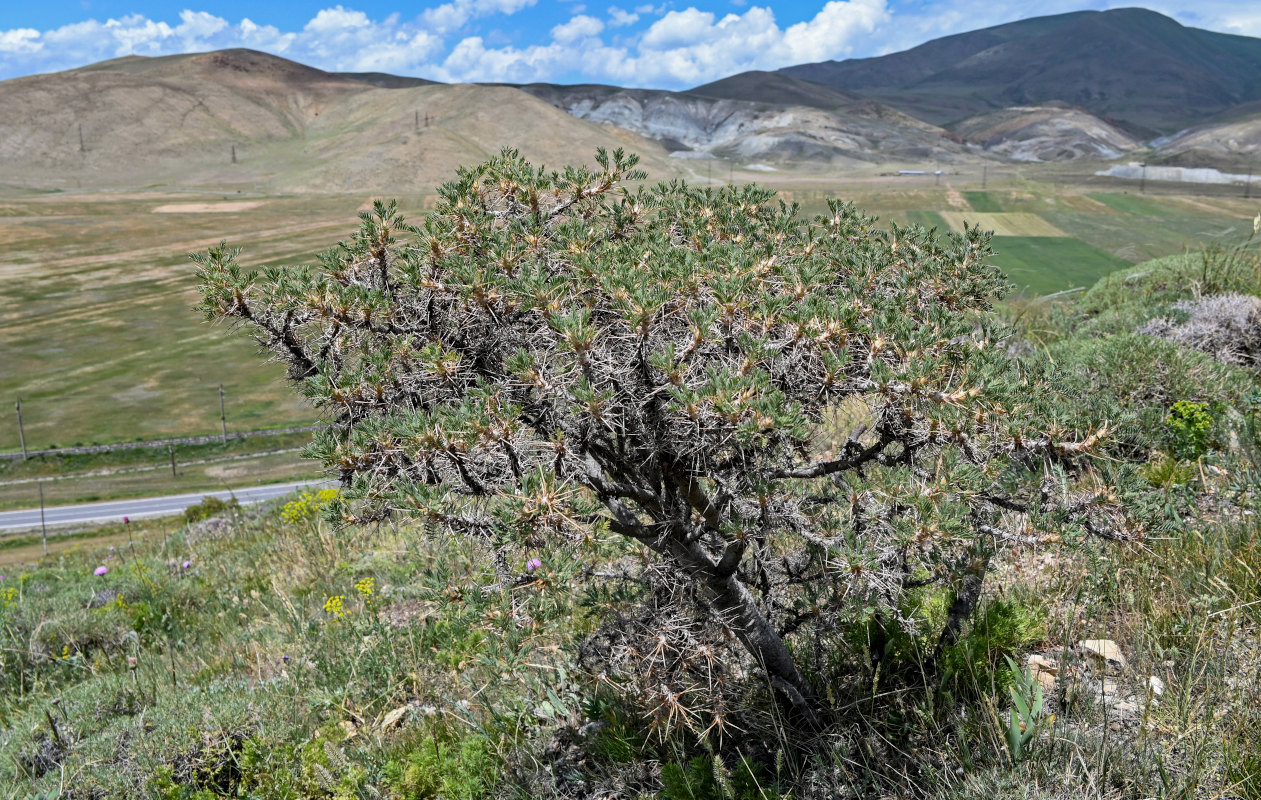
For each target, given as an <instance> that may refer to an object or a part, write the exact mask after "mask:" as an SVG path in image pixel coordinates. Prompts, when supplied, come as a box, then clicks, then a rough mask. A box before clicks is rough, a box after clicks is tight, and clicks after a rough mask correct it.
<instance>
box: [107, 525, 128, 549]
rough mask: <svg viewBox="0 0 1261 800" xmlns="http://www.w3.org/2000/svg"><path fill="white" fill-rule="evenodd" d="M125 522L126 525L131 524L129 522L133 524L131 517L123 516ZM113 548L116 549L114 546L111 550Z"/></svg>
mask: <svg viewBox="0 0 1261 800" xmlns="http://www.w3.org/2000/svg"><path fill="white" fill-rule="evenodd" d="M123 524H124V525H129V524H131V517H123ZM113 549H114V548H112V547H111V548H110V550H113Z"/></svg>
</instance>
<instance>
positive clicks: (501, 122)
mask: <svg viewBox="0 0 1261 800" xmlns="http://www.w3.org/2000/svg"><path fill="white" fill-rule="evenodd" d="M0 108H4V109H5V113H4V114H2V115H0V184H7V185H18V186H38V187H45V188H57V187H64V186H76V185H78V186H84V187H90V186H139V185H148V184H155V183H162V184H171V185H181V186H222V187H238V188H244V187H249V188H254V187H257V188H268V189H274V190H304V189H320V190H333V189H336V190H345V191H378V190H381V191H384V190H394V191H412V190H426V189H431V188H432V187H433V186H434V185H436V184H437V183H440V182H441V181H443V180H446V179H448V178H450V177H451V176H452V175H453V172H454V169H455V167H456V166H457V165H460V164H472V163H477V162H479V161H482V160H484V159H485V158H486V157H487V156H488V155H490V154H492V153H494V152H497V151H498V150H499V149H500V148H501V147H505V146H511V147H517V148H519V149H520V150H521V151H522V153H523V154H524V155H526V157H527V158H530V159H531V160H533V161H535V162H536V163H540V162H541V163H545V164H551V165H556V166H559V165H561V164H564V163H569V162H571V161H573V160H575V159H584V160H590V158H591V156H592V154H594V152H595V148H596V147H597V146H606V147H610V148H612V147H618V146H626V147H628V148H629V149H633V150H635V151H636V152H639V153H640V154H641V155H643V156H644V159H645V167H646V168H647V169H649V171H650V172H652V173H653V174H655V175H657V176H660V177H665V176H666V175H667V174H668V173H669V167H670V166H673V165H668V164H667V162H665V160H664V156H665V153H664V151H663V150H662V148H661V147H660V146H658V145H657V144H655V143H653V142H650V141H646V140H643V139H639V138H638V137H634V136H632V135H630V134H626V133H625V132H622V131H614V130H610V129H608V128H605V127H602V126H599V125H594V124H591V123H587V122H582V121H581V120H577V119H574V118H572V117H570V116H568V115H566V114H563V113H561V112H559V111H558V110H556V109H554V108H552V107H551V106H549V105H548V104H547V103H544V102H541V101H539V100H537V99H535V98H533V97H531V96H529V95H528V94H525V93H523V92H519V91H516V90H513V89H507V88H499V87H481V86H444V85H434V86H413V87H409V88H398V89H388V88H376V87H375V86H373V85H372V84H371V83H368V82H365V81H364V80H361V79H357V78H354V77H350V76H342V75H334V74H331V73H326V72H322V71H320V70H316V69H312V68H310V67H306V66H303V65H301V64H296V63H294V62H292V61H287V60H285V59H282V58H278V57H275V56H271V55H266V54H263V53H256V52H253V51H249V50H227V51H219V52H214V53H203V54H197V55H187V56H168V57H162V58H140V57H128V58H124V59H118V60H115V61H109V62H104V63H101V64H96V65H92V66H90V67H85V68H81V69H77V70H71V71H68V72H62V73H54V74H50V75H36V76H31V77H26V78H18V79H15V80H10V81H3V82H0ZM426 114H428V115H429V125H428V127H425V125H424V122H423V120H424V117H425V115H426ZM418 116H419V119H420V120H421V123H420V125H417V118H418ZM80 130H81V131H82V139H80ZM233 148H235V154H236V159H237V163H232V158H233Z"/></svg>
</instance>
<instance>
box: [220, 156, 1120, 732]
mask: <svg viewBox="0 0 1261 800" xmlns="http://www.w3.org/2000/svg"><path fill="white" fill-rule="evenodd" d="M596 161H597V163H598V168H596V169H589V168H585V167H578V168H575V167H567V168H566V169H564V170H563V171H560V172H548V171H545V170H542V169H538V168H536V167H534V166H532V165H531V164H529V163H527V162H526V161H525V160H523V159H522V158H521V157H520V156H519V155H518V154H517V153H515V152H513V151H505V152H504V153H503V154H501V155H500V156H498V157H496V158H493V159H491V160H490V161H488V162H486V163H485V164H482V165H480V166H477V167H474V168H471V169H463V170H461V171H460V172H459V174H458V177H457V178H456V179H455V180H454V181H452V182H450V183H448V184H446V185H445V186H443V187H442V188H441V190H440V200H439V203H438V207H437V209H436V210H435V212H434V213H432V214H431V215H430V216H429V217H428V218H426V219H425V220H424V222H423V224H422V225H421V226H414V225H411V224H408V223H407V222H406V221H405V220H404V218H403V217H402V216H401V215H400V214H399V213H398V209H397V207H396V205H395V204H394V203H389V204H386V203H377V204H375V206H374V208H373V210H372V211H371V212H365V213H364V214H363V215H362V224H361V226H360V229H359V231H358V232H357V233H356V234H355V235H354V237H353V238H352V239H350V240H349V241H345V242H342V243H339V244H338V246H337V247H336V248H335V249H333V250H330V251H328V252H326V253H324V254H322V255H321V257H320V264H319V265H318V266H297V267H291V268H284V269H281V268H269V269H265V270H263V271H261V272H253V271H248V270H246V269H244V268H242V266H241V265H240V264H239V262H238V260H237V259H238V257H239V251H237V250H234V249H232V248H230V247H228V246H227V245H226V244H224V245H221V246H219V247H215V248H212V249H211V250H210V251H208V252H207V253H204V254H202V255H199V256H197V261H198V264H199V270H198V274H199V278H200V284H201V285H200V289H201V294H202V303H201V308H202V310H203V311H204V312H205V313H206V315H207V316H208V317H209V318H211V319H219V320H228V321H232V322H235V323H239V324H241V325H243V326H246V327H247V328H248V329H249V330H250V331H251V332H252V333H253V334H254V336H255V337H256V338H257V340H258V341H259V342H260V343H261V344H262V345H263V347H264V348H266V349H267V350H269V351H271V352H272V353H273V354H274V355H276V356H277V357H278V358H279V359H281V360H282V361H283V362H284V363H285V364H286V365H287V368H288V373H289V377H290V379H291V380H292V381H293V383H294V385H295V386H296V387H297V388H298V389H299V390H300V391H302V392H303V393H304V394H305V396H306V397H307V398H308V399H309V400H310V401H311V402H312V403H314V404H315V405H316V406H317V407H319V408H320V409H322V410H323V411H324V413H325V414H326V415H327V416H328V417H329V419H330V421H331V425H330V426H329V427H328V429H327V430H326V431H324V432H322V433H320V434H318V435H317V438H316V440H315V442H314V444H313V445H312V446H311V448H310V450H309V454H310V455H311V456H313V457H315V458H317V459H319V460H320V461H322V462H323V463H324V464H325V465H326V466H327V467H328V468H329V469H330V470H333V471H335V472H336V473H337V474H338V475H339V476H340V478H341V482H342V487H343V493H342V498H341V499H339V500H338V501H336V502H335V503H334V504H333V505H332V506H331V512H332V513H333V514H335V515H337V516H340V518H341V519H342V520H344V521H345V522H348V523H350V522H371V521H375V520H383V519H387V518H389V517H391V516H393V515H395V514H407V515H412V516H415V517H419V518H421V519H423V520H425V521H426V523H427V524H428V526H429V527H430V528H432V529H436V530H444V531H446V532H448V533H452V534H455V535H458V536H462V537H468V538H470V539H473V540H476V541H478V542H481V543H482V544H483V545H484V547H485V550H486V554H487V555H486V558H487V564H488V565H489V566H493V567H494V568H495V569H496V571H497V572H498V576H499V581H500V582H501V584H502V585H505V586H507V585H510V584H512V583H513V582H515V581H516V580H517V579H518V578H519V577H520V576H517V575H514V574H513V570H512V569H511V567H510V566H509V565H511V564H523V563H525V562H526V560H527V558H529V557H530V556H531V554H532V553H534V552H537V551H538V550H539V549H541V548H546V547H547V546H548V543H549V542H554V541H558V540H568V541H574V542H583V541H591V540H592V539H593V538H594V537H599V536H600V535H602V534H604V533H606V532H612V533H615V534H619V535H621V536H625V537H628V538H629V539H630V540H632V541H633V542H635V543H637V544H638V545H639V546H640V547H641V548H642V550H643V552H644V554H645V556H646V558H645V559H643V560H642V561H641V562H640V563H641V564H644V565H645V566H644V568H643V569H639V570H633V571H635V572H636V573H637V574H633V575H628V576H627V577H628V579H630V580H634V581H638V582H639V583H640V584H641V585H642V587H643V591H642V592H640V596H641V597H642V598H644V602H643V603H641V604H640V605H638V606H637V607H633V608H631V607H627V608H619V609H617V613H615V614H614V615H613V617H614V618H613V619H611V620H610V624H609V626H607V627H606V629H605V630H604V632H603V633H602V634H601V636H598V637H596V639H595V640H594V641H593V642H592V644H591V646H590V647H589V648H588V649H587V654H588V656H589V659H588V663H590V664H592V665H593V669H595V670H596V671H597V672H598V673H599V674H601V675H602V676H603V678H604V679H605V680H607V681H608V682H611V683H614V684H617V685H620V686H622V687H624V688H625V689H626V690H627V691H628V692H629V693H630V694H631V695H633V696H634V697H636V698H638V700H639V702H641V703H642V707H643V713H644V714H645V715H646V717H647V718H648V719H649V720H650V722H651V725H652V726H653V729H654V730H655V731H657V732H660V733H662V734H663V735H665V734H668V733H669V732H670V731H671V730H676V729H679V728H687V729H690V730H691V731H693V732H694V733H695V734H700V735H721V734H722V733H723V731H724V730H727V729H728V728H727V722H728V721H729V720H730V714H731V713H732V712H733V711H734V710H737V709H739V708H742V707H745V706H747V698H748V696H749V693H750V691H751V690H752V689H751V687H757V686H762V687H769V688H770V690H771V692H772V693H773V695H774V697H775V699H776V701H777V702H778V703H779V705H780V708H781V709H782V710H783V711H785V712H787V713H786V714H785V715H784V716H785V718H786V719H787V720H788V721H789V722H790V727H791V728H793V729H794V730H806V729H817V728H818V727H820V726H822V725H824V724H826V720H827V716H828V704H827V702H826V701H825V700H824V699H823V698H825V697H826V692H824V691H823V683H824V682H827V681H830V680H832V676H830V675H828V674H827V673H826V666H827V664H828V663H830V655H829V654H830V652H831V650H832V648H833V647H834V646H835V645H836V644H837V643H838V642H839V641H840V639H841V638H842V637H843V635H844V632H845V630H847V629H848V628H849V627H850V625H851V624H852V620H853V619H854V618H855V617H856V616H863V615H867V616H870V615H872V614H875V615H880V616H881V617H883V618H884V619H885V620H886V621H887V624H888V625H891V626H899V627H902V628H904V629H906V630H915V631H917V632H919V633H921V634H928V635H932V636H936V637H938V639H939V640H940V641H941V642H942V643H943V645H949V644H951V643H953V642H954V641H955V639H956V638H957V637H958V634H959V632H960V629H961V627H962V625H963V623H964V620H966V619H967V617H968V616H969V615H970V613H971V611H972V610H973V608H974V607H975V605H976V603H977V600H978V598H979V597H980V596H981V587H982V584H983V581H984V579H985V575H986V572H987V569H988V566H989V564H990V561H991V558H992V557H993V555H994V553H995V552H996V550H997V548H999V547H1001V546H1004V545H1006V544H1010V543H1031V542H1036V541H1040V540H1041V539H1042V538H1043V537H1045V536H1051V535H1054V534H1056V533H1064V532H1077V533H1091V534H1095V535H1100V536H1106V537H1114V538H1115V537H1129V536H1130V535H1131V534H1130V531H1131V526H1130V525H1129V523H1128V522H1127V521H1126V520H1125V518H1124V516H1123V514H1122V513H1121V512H1120V510H1119V508H1118V507H1117V505H1116V503H1115V502H1114V499H1113V495H1112V492H1111V490H1110V487H1109V486H1108V485H1107V483H1106V480H1105V477H1106V475H1107V473H1106V472H1105V471H1102V470H1094V469H1091V468H1089V467H1090V463H1091V459H1092V456H1091V453H1092V451H1093V450H1094V449H1095V448H1096V447H1097V445H1098V444H1099V443H1100V442H1101V441H1102V440H1104V438H1105V436H1106V435H1107V433H1108V431H1109V426H1108V424H1107V423H1108V417H1107V410H1106V409H1105V410H1104V412H1103V413H1102V414H1099V415H1095V416H1093V417H1090V418H1085V417H1083V415H1081V414H1078V413H1075V412H1072V411H1071V409H1070V407H1071V405H1072V401H1073V400H1074V398H1067V399H1065V398H1063V397H1061V396H1059V395H1058V394H1057V393H1056V391H1054V386H1053V385H1051V384H1049V383H1047V382H1044V381H1042V380H1041V379H1040V378H1039V377H1038V373H1033V372H1022V371H1021V370H1020V369H1019V368H1017V366H1016V365H1015V364H1014V363H1013V362H1012V361H1011V360H1010V359H1009V357H1008V356H1007V355H1006V351H1005V348H1003V347H1002V346H1001V343H1002V340H1003V338H1004V337H1005V336H1006V335H1007V334H1006V329H1005V328H1004V327H1003V326H1002V325H1001V324H999V322H998V321H997V320H996V319H995V318H994V317H993V316H992V315H991V313H990V312H991V309H992V305H993V303H994V301H995V299H997V298H998V297H1000V296H1001V294H1002V293H1003V292H1004V290H1005V288H1006V283H1005V281H1004V279H1003V276H1002V275H1001V273H1000V272H999V271H998V270H997V269H996V268H995V267H993V266H991V265H990V264H989V263H988V262H987V258H988V256H989V255H990V249H989V237H988V235H986V234H983V233H982V232H981V231H979V230H978V229H974V228H969V229H967V230H966V231H965V232H964V233H962V234H958V235H956V234H950V235H941V234H938V233H937V232H936V231H931V230H927V229H925V228H922V227H909V228H903V227H900V226H896V225H894V226H891V227H890V228H889V229H888V230H884V229H881V228H878V227H877V226H876V225H875V223H874V220H872V219H871V218H869V217H866V216H864V215H862V214H861V213H859V212H858V211H857V210H856V209H855V208H854V207H853V206H852V205H850V204H844V203H841V202H832V203H830V205H829V210H828V213H827V214H825V215H822V216H820V217H817V218H815V219H813V220H807V219H803V218H802V217H801V215H800V214H799V213H798V209H797V207H796V206H788V205H785V204H784V203H782V202H780V201H779V200H777V199H776V197H775V195H774V193H773V192H771V191H768V190H766V189H764V188H762V187H759V186H755V185H750V186H729V187H724V188H721V189H717V190H715V189H712V188H696V187H691V186H688V185H686V184H684V183H681V182H678V181H674V182H670V183H662V184H658V185H656V186H644V185H636V184H637V182H639V181H640V180H641V179H642V178H643V177H644V176H643V174H642V173H640V172H638V171H637V170H636V169H635V165H636V163H637V159H635V158H634V157H632V156H627V155H625V154H623V153H622V152H620V151H618V152H614V153H612V154H608V153H605V152H603V151H601V152H599V153H598V154H597V158H596ZM846 402H850V403H856V404H859V405H861V406H862V407H864V408H865V409H866V414H865V415H863V416H864V417H865V419H866V420H867V421H866V422H864V423H862V424H860V425H858V426H857V427H856V428H854V429H853V430H851V431H849V432H848V435H847V436H846V437H845V438H844V439H843V441H841V442H840V443H839V444H838V446H837V447H835V448H834V449H831V450H829V451H827V452H820V451H819V448H817V447H816V445H815V440H816V431H817V430H818V427H819V426H820V425H821V424H822V423H823V421H824V419H825V417H827V416H828V415H829V414H830V412H831V410H832V409H834V408H836V407H838V406H840V405H841V404H843V403H846ZM926 586H936V587H940V589H941V590H942V591H944V592H946V593H947V594H948V596H949V598H950V602H949V603H948V608H947V611H946V613H945V614H944V617H943V620H942V622H941V624H940V625H939V626H938V627H937V629H936V630H931V631H929V630H926V629H922V628H925V627H926V626H924V625H923V624H922V620H916V619H909V618H906V616H905V615H903V614H902V613H901V611H900V609H901V608H902V607H903V604H902V600H903V597H904V594H905V593H906V592H908V591H911V590H914V589H917V588H923V587H926ZM797 639H799V640H800V641H801V642H802V643H803V644H802V646H800V647H796V648H794V646H793V643H794V640H797ZM600 664H602V665H603V666H599V665H600ZM750 677H754V678H756V680H753V681H749V680H748V678H750ZM745 724H746V725H747V724H749V722H748V721H747V720H746V723H745ZM782 727H783V726H778V725H777V728H782Z"/></svg>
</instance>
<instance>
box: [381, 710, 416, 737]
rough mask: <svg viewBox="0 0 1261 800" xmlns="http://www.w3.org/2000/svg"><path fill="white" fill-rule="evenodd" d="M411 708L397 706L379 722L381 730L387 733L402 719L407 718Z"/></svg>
mask: <svg viewBox="0 0 1261 800" xmlns="http://www.w3.org/2000/svg"><path fill="white" fill-rule="evenodd" d="M411 710H412V707H411V706H399V707H398V708H396V709H394V710H393V711H391V712H390V713H388V714H386V715H385V717H384V718H383V719H382V720H381V730H383V731H387V730H389V729H390V728H393V727H394V726H395V725H398V724H399V723H400V722H402V721H403V717H406V716H407V712H408V711H411Z"/></svg>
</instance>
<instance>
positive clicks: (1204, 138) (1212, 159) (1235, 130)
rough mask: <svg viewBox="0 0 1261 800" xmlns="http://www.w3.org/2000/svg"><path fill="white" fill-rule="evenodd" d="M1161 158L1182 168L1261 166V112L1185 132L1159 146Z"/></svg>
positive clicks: (1236, 168) (1238, 170) (1231, 170)
mask: <svg viewBox="0 0 1261 800" xmlns="http://www.w3.org/2000/svg"><path fill="white" fill-rule="evenodd" d="M1156 145H1157V147H1156V151H1157V153H1158V159H1159V160H1160V161H1162V162H1164V163H1169V164H1176V165H1180V166H1190V167H1203V166H1213V167H1218V168H1219V169H1223V170H1225V171H1227V172H1243V171H1244V170H1245V169H1258V166H1259V165H1261V111H1253V112H1252V113H1249V114H1244V115H1241V116H1238V117H1232V118H1228V119H1224V120H1222V121H1219V122H1212V123H1209V124H1206V125H1200V126H1197V127H1194V128H1189V129H1187V130H1185V131H1181V132H1180V133H1178V134H1177V135H1175V136H1171V137H1169V138H1167V139H1163V140H1159V141H1158V142H1157V143H1156Z"/></svg>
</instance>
